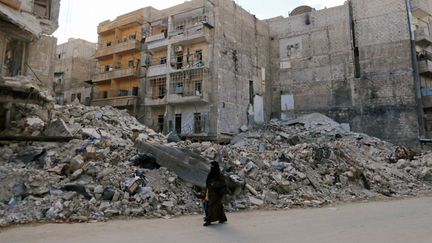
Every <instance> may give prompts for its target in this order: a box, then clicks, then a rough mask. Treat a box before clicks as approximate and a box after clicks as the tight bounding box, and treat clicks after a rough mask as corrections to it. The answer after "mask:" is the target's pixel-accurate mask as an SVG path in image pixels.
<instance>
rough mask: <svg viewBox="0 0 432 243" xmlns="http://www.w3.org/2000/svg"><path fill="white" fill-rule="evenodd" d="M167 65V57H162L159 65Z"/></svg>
mask: <svg viewBox="0 0 432 243" xmlns="http://www.w3.org/2000/svg"><path fill="white" fill-rule="evenodd" d="M166 63H167V58H166V57H161V58H160V60H159V64H166Z"/></svg>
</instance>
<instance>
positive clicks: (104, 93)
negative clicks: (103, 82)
mask: <svg viewBox="0 0 432 243" xmlns="http://www.w3.org/2000/svg"><path fill="white" fill-rule="evenodd" d="M102 98H104V99H106V98H108V91H103V92H102Z"/></svg>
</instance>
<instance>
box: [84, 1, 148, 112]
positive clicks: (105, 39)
mask: <svg viewBox="0 0 432 243" xmlns="http://www.w3.org/2000/svg"><path fill="white" fill-rule="evenodd" d="M152 11H153V9H152V8H147V9H140V10H137V11H134V12H131V13H128V14H125V15H122V16H119V17H117V18H116V19H115V20H113V21H105V22H102V23H100V24H99V26H98V34H99V41H98V49H97V51H96V58H97V60H98V65H97V69H98V70H97V73H96V75H94V77H93V83H94V84H95V95H94V98H93V100H92V102H91V103H92V105H99V106H104V105H110V106H113V107H118V108H123V109H128V110H129V111H130V112H131V113H132V114H135V113H136V110H137V104H138V96H139V93H140V67H141V52H142V50H143V34H142V27H143V24H144V20H145V18H144V16H151V13H152ZM147 18H148V17H147Z"/></svg>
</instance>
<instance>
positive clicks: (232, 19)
mask: <svg viewBox="0 0 432 243" xmlns="http://www.w3.org/2000/svg"><path fill="white" fill-rule="evenodd" d="M214 9H215V37H214V49H213V53H214V63H213V65H214V72H213V73H214V74H215V77H214V80H213V83H212V87H211V88H212V91H213V93H212V97H211V98H212V103H213V104H214V105H213V107H212V112H217V114H218V115H217V120H211V122H214V123H216V124H217V125H216V126H217V133H218V134H219V133H224V132H228V133H237V132H238V131H239V128H240V127H241V126H242V125H247V124H248V108H249V105H250V102H251V101H252V103H253V100H254V99H253V98H254V96H255V95H257V94H258V95H260V96H264V97H267V93H266V88H265V86H266V79H267V78H266V75H267V73H268V72H266V70H268V63H269V52H268V49H269V37H268V36H269V29H268V25H267V24H266V23H265V22H263V21H260V20H259V19H257V18H256V17H255V16H254V15H251V14H250V13H248V12H247V11H245V10H244V9H242V8H241V7H239V6H238V5H236V4H235V3H234V2H233V1H230V0H220V1H217V4H216V6H215V8H214ZM268 104H269V103H268ZM265 108H267V109H266V110H265V113H268V112H269V106H267V107H265ZM263 112H264V111H263ZM268 117H269V115H268V114H267V116H266V118H268ZM266 120H267V119H266Z"/></svg>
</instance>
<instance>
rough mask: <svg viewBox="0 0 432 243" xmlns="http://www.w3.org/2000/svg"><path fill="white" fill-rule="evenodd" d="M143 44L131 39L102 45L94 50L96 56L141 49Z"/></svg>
mask: <svg viewBox="0 0 432 243" xmlns="http://www.w3.org/2000/svg"><path fill="white" fill-rule="evenodd" d="M142 48H143V44H142V43H141V42H139V41H137V40H131V41H127V42H123V43H120V44H116V45H113V46H104V47H102V48H99V49H98V50H97V51H96V55H95V56H96V58H100V57H105V56H109V55H113V54H115V53H127V52H132V51H141V50H142Z"/></svg>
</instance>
